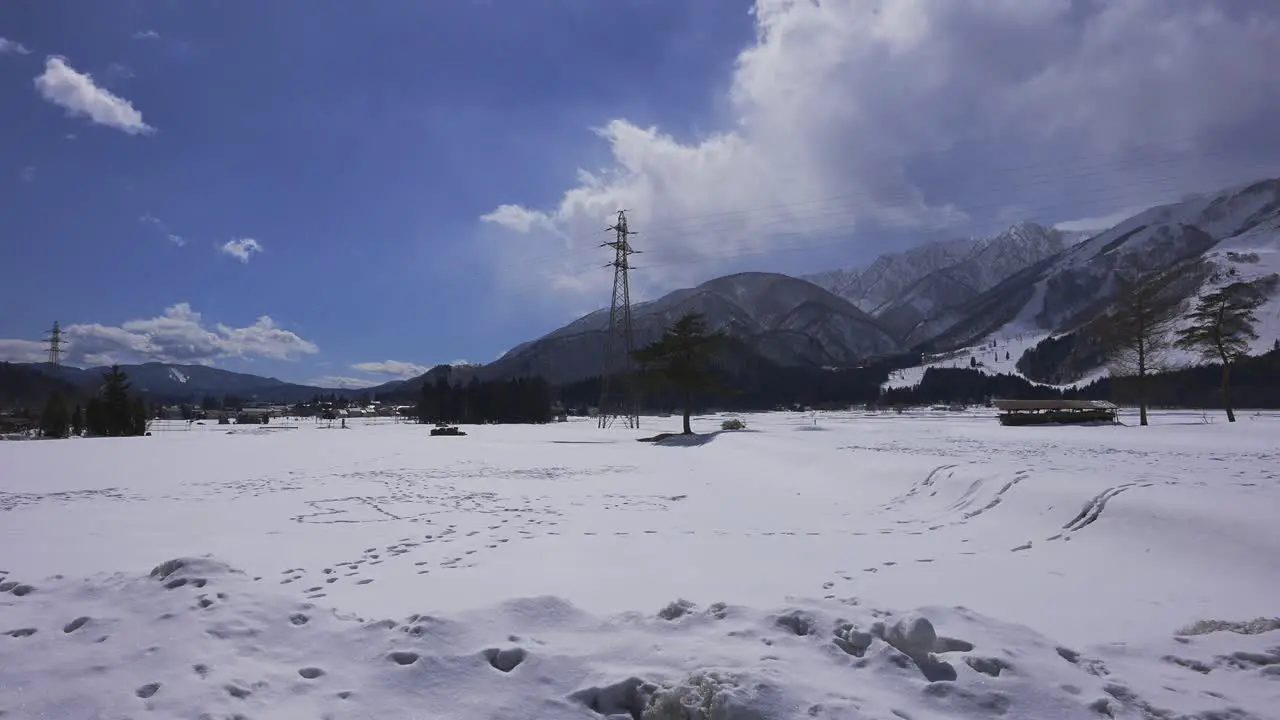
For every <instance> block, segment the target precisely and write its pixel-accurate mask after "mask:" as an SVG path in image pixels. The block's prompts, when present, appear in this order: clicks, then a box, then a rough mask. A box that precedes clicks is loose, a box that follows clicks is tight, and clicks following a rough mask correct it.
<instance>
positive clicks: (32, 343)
mask: <svg viewBox="0 0 1280 720" xmlns="http://www.w3.org/2000/svg"><path fill="white" fill-rule="evenodd" d="M48 359H49V346H48V345H46V344H44V343H42V342H40V341H39V340H8V339H0V362H19V363H23V362H44V361H45V360H48Z"/></svg>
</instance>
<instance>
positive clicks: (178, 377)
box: [30, 362, 332, 402]
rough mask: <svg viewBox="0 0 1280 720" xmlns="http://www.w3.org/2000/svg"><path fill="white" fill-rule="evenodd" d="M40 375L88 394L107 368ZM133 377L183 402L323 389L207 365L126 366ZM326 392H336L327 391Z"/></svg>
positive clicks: (303, 396)
mask: <svg viewBox="0 0 1280 720" xmlns="http://www.w3.org/2000/svg"><path fill="white" fill-rule="evenodd" d="M30 367H33V368H35V369H38V370H39V371H40V372H42V373H44V374H46V375H50V376H53V377H57V378H61V379H63V380H66V381H68V382H70V383H72V384H74V385H76V386H77V387H80V388H83V389H85V390H87V391H93V390H96V389H97V388H98V387H99V386H100V385H101V383H102V374H103V373H104V372H106V371H107V368H105V367H96V368H87V369H86V368H76V367H69V366H66V365H62V366H56V367H55V366H54V365H51V364H49V363H35V364H32V365H30ZM121 369H123V370H124V372H125V374H126V375H128V376H129V383H130V386H131V387H132V388H133V389H134V390H136V391H138V392H144V393H148V394H149V395H151V396H153V397H157V398H166V399H181V398H196V397H200V396H203V395H214V396H217V397H222V396H224V395H236V396H239V397H242V398H246V399H257V400H261V401H264V402H301V401H303V400H308V399H310V398H311V397H312V396H313V395H315V394H316V393H317V392H320V391H321V390H322V388H316V387H310V386H307V385H298V384H295V383H288V382H285V381H283V380H277V379H276V378H268V377H261V376H259V375H251V374H248V373H238V372H232V371H230V370H222V369H219V368H214V367H207V366H205V365H175V364H169V363H160V362H149V363H143V364H140V365H122V366H121ZM323 390H324V392H332V391H331V390H328V389H323Z"/></svg>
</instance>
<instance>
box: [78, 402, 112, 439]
mask: <svg viewBox="0 0 1280 720" xmlns="http://www.w3.org/2000/svg"><path fill="white" fill-rule="evenodd" d="M84 429H85V434H86V435H88V436H90V437H105V436H107V435H109V434H110V424H109V422H108V420H107V406H106V403H105V402H103V400H102V398H99V397H93V398H89V404H88V405H86V406H85V409H84Z"/></svg>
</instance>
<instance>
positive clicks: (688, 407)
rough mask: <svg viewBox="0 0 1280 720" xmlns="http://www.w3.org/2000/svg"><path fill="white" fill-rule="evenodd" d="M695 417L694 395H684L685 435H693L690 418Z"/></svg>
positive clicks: (688, 393)
mask: <svg viewBox="0 0 1280 720" xmlns="http://www.w3.org/2000/svg"><path fill="white" fill-rule="evenodd" d="M691 415H693V393H690V392H686V393H685V394H684V434H685V435H692V434H693V428H692V427H691V426H690V425H689V417H690V416H691Z"/></svg>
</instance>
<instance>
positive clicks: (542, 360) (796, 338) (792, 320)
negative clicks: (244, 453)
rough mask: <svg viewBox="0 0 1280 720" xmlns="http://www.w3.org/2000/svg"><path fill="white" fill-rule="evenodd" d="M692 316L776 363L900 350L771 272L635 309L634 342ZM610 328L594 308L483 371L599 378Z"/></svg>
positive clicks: (732, 278)
mask: <svg viewBox="0 0 1280 720" xmlns="http://www.w3.org/2000/svg"><path fill="white" fill-rule="evenodd" d="M690 311H693V312H699V313H702V314H703V315H704V316H706V320H707V325H708V327H709V328H710V329H713V330H714V329H723V330H725V331H726V332H727V333H728V334H729V335H730V336H731V337H734V338H737V339H739V340H742V341H743V342H745V343H746V344H747V346H748V347H750V348H751V349H752V350H753V351H755V352H757V353H758V354H760V355H761V356H763V357H765V358H767V359H768V360H771V361H773V362H775V363H777V364H779V365H787V366H812V367H820V366H828V365H849V364H853V363H856V362H857V361H858V360H860V359H862V358H865V357H867V356H870V355H879V354H884V353H892V352H896V351H898V350H899V349H900V347H899V344H898V343H897V341H895V340H894V338H893V337H892V336H891V335H890V334H889V333H888V332H886V331H885V329H884V328H883V327H882V326H881V325H880V324H879V323H878V322H877V321H876V320H875V319H874V318H872V317H870V316H869V315H867V314H866V313H865V312H863V311H861V310H859V309H858V308H856V307H854V306H853V305H852V304H850V303H849V302H848V301H846V300H844V299H842V298H840V297H838V296H836V295H834V294H832V293H830V292H828V291H827V290H825V289H823V288H821V287H819V286H817V285H814V284H813V283H810V282H806V281H804V280H800V279H798V278H793V277H789V276H787V275H779V274H774V273H741V274H737V275H729V276H726V277H722V278H716V279H715V280H711V281H709V282H706V283H703V284H702V285H699V286H698V287H695V288H688V289H683V290H676V291H674V292H672V293H669V294H667V295H665V296H663V297H661V298H659V299H657V300H654V301H652V302H646V303H640V304H638V305H636V306H635V307H634V308H633V310H632V318H633V321H632V322H633V328H634V333H635V342H636V344H637V345H643V344H646V343H648V342H651V341H653V340H655V339H657V338H658V337H659V336H660V335H661V334H662V330H663V329H664V328H665V327H667V326H668V325H670V324H671V323H672V322H674V321H675V320H676V319H677V318H679V317H680V316H681V315H682V314H684V313H686V312H690ZM608 324H609V313H608V311H607V310H597V311H595V312H593V313H590V314H588V315H586V316H584V317H582V318H579V319H578V320H575V321H574V322H572V323H569V324H568V325H566V326H564V327H562V328H560V329H559V330H556V331H554V332H551V333H548V334H547V335H545V336H543V337H542V338H539V339H538V340H535V341H533V342H528V343H524V344H522V345H520V346H518V347H516V348H514V349H512V350H511V351H510V352H508V353H507V354H506V355H504V356H503V357H502V358H500V359H499V360H497V361H496V362H494V363H491V364H489V365H487V366H485V368H484V369H483V370H482V371H481V375H482V376H484V377H511V376H519V375H542V376H543V377H546V378H547V379H548V380H550V381H551V382H554V383H563V382H570V381H573V380H579V379H582V378H586V377H590V376H592V375H595V374H598V373H599V372H600V368H601V366H602V363H603V359H604V344H605V339H606V333H607V330H608Z"/></svg>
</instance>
